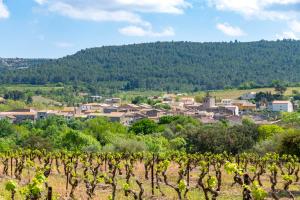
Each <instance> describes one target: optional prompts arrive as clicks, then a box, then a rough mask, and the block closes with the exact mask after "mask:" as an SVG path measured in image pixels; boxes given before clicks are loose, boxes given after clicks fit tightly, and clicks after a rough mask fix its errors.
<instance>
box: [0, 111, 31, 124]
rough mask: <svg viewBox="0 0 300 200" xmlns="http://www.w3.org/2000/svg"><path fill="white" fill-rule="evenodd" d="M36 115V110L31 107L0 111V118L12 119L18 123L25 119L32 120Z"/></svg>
mask: <svg viewBox="0 0 300 200" xmlns="http://www.w3.org/2000/svg"><path fill="white" fill-rule="evenodd" d="M36 117H37V112H36V111H34V110H32V109H21V110H13V111H9V112H0V118H1V119H12V121H13V122H14V123H20V122H22V121H26V120H32V121H34V120H35V119H36Z"/></svg>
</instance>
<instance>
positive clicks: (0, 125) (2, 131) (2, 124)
mask: <svg viewBox="0 0 300 200" xmlns="http://www.w3.org/2000/svg"><path fill="white" fill-rule="evenodd" d="M14 133H15V131H14V128H13V125H12V124H11V123H10V122H9V121H8V120H6V119H3V120H0V137H7V136H10V135H12V134H14Z"/></svg>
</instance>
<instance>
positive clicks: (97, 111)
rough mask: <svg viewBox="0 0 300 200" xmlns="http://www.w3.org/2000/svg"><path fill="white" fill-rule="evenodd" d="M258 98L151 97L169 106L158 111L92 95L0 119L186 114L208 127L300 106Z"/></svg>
mask: <svg viewBox="0 0 300 200" xmlns="http://www.w3.org/2000/svg"><path fill="white" fill-rule="evenodd" d="M255 97H256V92H250V93H245V94H243V95H242V96H240V97H239V98H238V99H218V101H217V100H216V97H214V96H212V95H210V94H209V92H208V93H207V94H206V95H205V96H204V97H203V99H202V100H201V102H198V101H196V100H195V99H196V98H195V97H191V96H184V95H182V94H164V95H162V96H151V97H147V98H148V99H149V100H152V101H156V102H160V104H161V105H166V106H167V108H157V106H153V105H149V104H147V103H136V104H133V103H127V102H122V99H121V98H107V99H103V100H102V99H101V97H100V96H92V99H93V100H94V101H97V102H91V103H83V104H81V105H79V106H77V107H62V109H60V110H37V109H34V108H28V109H17V110H11V111H7V112H0V119H7V120H9V121H10V122H12V123H20V122H23V121H26V120H33V121H34V120H39V119H45V118H47V117H49V116H62V117H64V118H66V119H72V118H77V119H92V118H96V117H106V118H108V119H109V120H110V121H112V122H119V123H122V124H124V125H131V124H132V123H134V122H136V121H138V120H141V119H145V118H148V119H151V120H154V121H158V120H159V118H161V117H162V116H175V115H184V116H190V117H193V118H196V119H199V120H200V121H201V122H202V123H204V124H210V123H216V122H218V121H227V122H229V123H230V124H241V123H242V120H243V118H244V117H245V116H246V117H248V118H251V119H252V120H253V121H254V122H255V123H256V124H273V123H276V122H277V121H278V119H277V116H278V114H279V113H280V112H293V111H294V110H295V109H297V106H296V105H295V104H293V103H292V102H291V101H289V100H274V101H271V102H266V101H261V102H255V101H254V99H255ZM99 99H101V101H99ZM4 102H5V100H4V99H2V100H1V101H0V103H4Z"/></svg>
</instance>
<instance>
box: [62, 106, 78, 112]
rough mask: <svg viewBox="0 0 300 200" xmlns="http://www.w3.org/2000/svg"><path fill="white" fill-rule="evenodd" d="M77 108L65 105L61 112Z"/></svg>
mask: <svg viewBox="0 0 300 200" xmlns="http://www.w3.org/2000/svg"><path fill="white" fill-rule="evenodd" d="M74 111H75V108H74V107H64V108H63V110H62V111H61V112H74Z"/></svg>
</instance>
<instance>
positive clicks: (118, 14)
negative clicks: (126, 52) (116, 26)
mask: <svg viewBox="0 0 300 200" xmlns="http://www.w3.org/2000/svg"><path fill="white" fill-rule="evenodd" d="M49 10H50V11H52V12H57V13H60V14H61V15H64V16H67V17H70V18H73V19H81V20H91V21H118V22H129V23H135V24H147V22H144V21H143V20H142V19H141V18H140V17H139V16H138V15H136V14H134V13H132V12H128V11H124V10H116V11H107V10H101V9H97V8H93V7H92V6H91V7H87V8H85V9H80V8H77V7H76V6H72V5H71V4H67V3H63V2H57V3H54V4H51V5H49Z"/></svg>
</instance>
